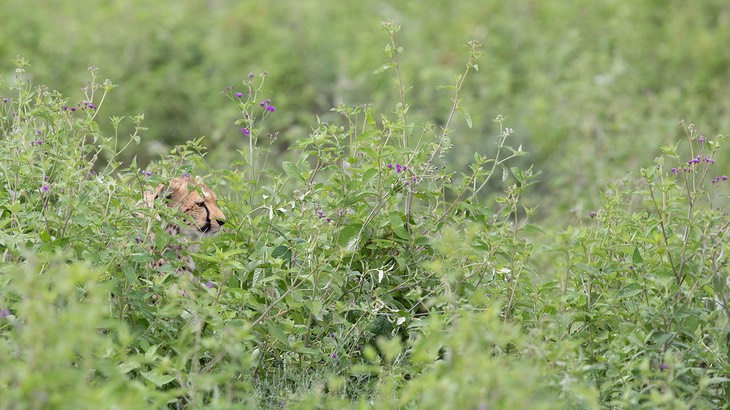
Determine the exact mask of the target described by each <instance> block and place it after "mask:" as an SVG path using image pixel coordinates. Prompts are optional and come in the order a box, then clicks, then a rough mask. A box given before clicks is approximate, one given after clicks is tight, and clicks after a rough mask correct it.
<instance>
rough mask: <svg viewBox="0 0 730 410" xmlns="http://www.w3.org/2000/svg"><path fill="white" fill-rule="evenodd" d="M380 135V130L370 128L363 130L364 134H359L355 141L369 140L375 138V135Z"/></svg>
mask: <svg viewBox="0 0 730 410" xmlns="http://www.w3.org/2000/svg"><path fill="white" fill-rule="evenodd" d="M376 136H378V137H379V136H380V130H368V131H365V132H363V133H362V134H360V135H358V136H357V138H355V141H357V142H369V141H370V140H372V139H373V137H376Z"/></svg>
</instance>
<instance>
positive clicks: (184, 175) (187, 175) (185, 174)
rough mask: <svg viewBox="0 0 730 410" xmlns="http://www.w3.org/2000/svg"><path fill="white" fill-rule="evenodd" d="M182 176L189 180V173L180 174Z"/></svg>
mask: <svg viewBox="0 0 730 410" xmlns="http://www.w3.org/2000/svg"><path fill="white" fill-rule="evenodd" d="M182 176H183V178H190V174H189V173H187V172H186V173H184V174H182Z"/></svg>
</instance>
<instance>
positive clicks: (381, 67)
mask: <svg viewBox="0 0 730 410" xmlns="http://www.w3.org/2000/svg"><path fill="white" fill-rule="evenodd" d="M391 67H393V64H390V63H387V64H383V65H381V66H380V67H378V68H377V69H376V70H375V71H373V74H380V73H382V72H383V71H385V70H387V69H389V68H391Z"/></svg>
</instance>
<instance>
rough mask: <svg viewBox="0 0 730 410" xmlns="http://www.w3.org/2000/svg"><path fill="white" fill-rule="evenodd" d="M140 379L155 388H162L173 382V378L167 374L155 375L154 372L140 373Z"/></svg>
mask: <svg viewBox="0 0 730 410" xmlns="http://www.w3.org/2000/svg"><path fill="white" fill-rule="evenodd" d="M142 377H144V378H145V379H147V380H149V381H150V382H152V384H154V385H155V386H157V387H162V386H164V385H166V384H167V383H170V382H171V381H173V380H175V377H174V376H170V375H169V374H157V373H154V372H142Z"/></svg>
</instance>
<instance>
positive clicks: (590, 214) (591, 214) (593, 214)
mask: <svg viewBox="0 0 730 410" xmlns="http://www.w3.org/2000/svg"><path fill="white" fill-rule="evenodd" d="M596 215H598V213H597V212H596V211H591V212H589V213H588V216H590V217H591V218H595V217H596Z"/></svg>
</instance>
